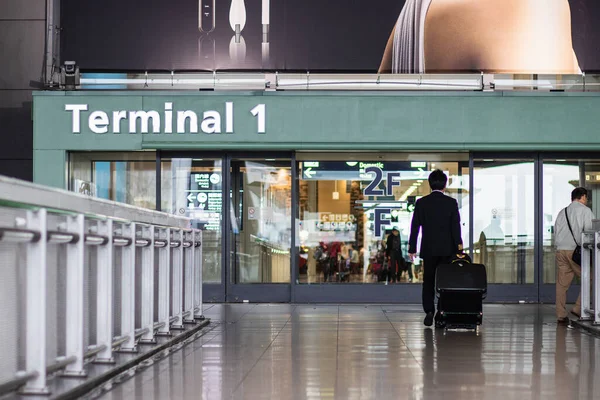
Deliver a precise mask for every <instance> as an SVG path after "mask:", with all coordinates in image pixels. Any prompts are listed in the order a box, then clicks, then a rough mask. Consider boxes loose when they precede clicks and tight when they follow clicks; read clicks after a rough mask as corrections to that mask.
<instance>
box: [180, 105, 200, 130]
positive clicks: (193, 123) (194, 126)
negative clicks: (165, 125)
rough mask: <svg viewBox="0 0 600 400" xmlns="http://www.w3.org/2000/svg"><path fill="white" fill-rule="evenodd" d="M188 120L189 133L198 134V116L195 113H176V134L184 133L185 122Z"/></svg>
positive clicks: (188, 111)
mask: <svg viewBox="0 0 600 400" xmlns="http://www.w3.org/2000/svg"><path fill="white" fill-rule="evenodd" d="M188 118H189V120H190V132H191V133H198V116H197V115H196V113H195V112H193V111H190V110H187V111H177V133H185V121H186V120H187V119H188Z"/></svg>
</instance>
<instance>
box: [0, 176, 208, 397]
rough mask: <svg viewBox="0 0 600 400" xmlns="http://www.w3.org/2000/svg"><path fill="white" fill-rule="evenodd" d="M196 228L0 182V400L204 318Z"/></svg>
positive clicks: (39, 388) (36, 390)
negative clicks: (54, 375)
mask: <svg viewBox="0 0 600 400" xmlns="http://www.w3.org/2000/svg"><path fill="white" fill-rule="evenodd" d="M190 226H191V220H190V219H187V218H182V217H176V216H172V215H169V214H165V213H160V212H155V211H150V210H146V209H141V208H136V207H132V206H129V205H124V204H120V203H115V202H110V201H105V200H102V199H95V198H90V197H87V196H82V195H79V194H75V193H71V192H67V191H63V190H57V189H51V188H45V187H42V186H39V185H34V184H30V183H27V182H23V181H18V180H15V179H10V178H4V177H0V282H2V285H3V288H2V290H0V313H1V314H0V315H1V316H2V320H3V323H2V326H1V327H0V351H2V353H3V356H2V357H0V395H3V394H6V393H9V392H12V391H15V390H17V389H21V393H22V394H46V393H48V392H49V389H48V385H47V377H48V375H50V374H55V373H57V372H61V371H62V374H61V375H60V376H61V377H85V376H86V369H87V364H88V363H89V362H92V363H102V364H114V363H115V358H114V354H115V352H137V351H138V346H139V345H141V344H154V343H156V336H159V335H163V336H164V335H166V336H170V335H171V331H172V330H178V329H179V330H181V329H182V328H183V327H184V324H185V323H189V322H193V321H194V319H195V318H202V316H201V313H202V312H201V310H202V247H201V240H202V232H201V231H199V230H197V229H190Z"/></svg>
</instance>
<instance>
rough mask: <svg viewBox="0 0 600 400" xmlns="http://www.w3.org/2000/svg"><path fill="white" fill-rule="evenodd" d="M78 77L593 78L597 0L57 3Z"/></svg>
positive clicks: (598, 62) (597, 57)
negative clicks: (81, 73)
mask: <svg viewBox="0 0 600 400" xmlns="http://www.w3.org/2000/svg"><path fill="white" fill-rule="evenodd" d="M61 12H62V15H61V56H62V59H63V60H74V61H76V62H77V64H78V65H79V66H80V67H81V69H82V70H84V71H85V70H87V71H121V72H122V71H180V72H181V71H281V72H306V71H311V72H365V73H376V72H380V73H390V72H391V73H461V72H480V71H482V72H488V73H538V74H544V73H547V74H579V73H580V72H582V71H585V72H588V73H592V72H595V71H600V51H599V50H600V49H599V47H600V24H598V23H597V22H598V21H600V2H599V1H597V0H486V1H481V0H452V1H449V0H373V1H368V2H366V1H358V0H326V1H324V0H303V1H293V0H169V1H166V0H143V1H142V0H102V1H100V0H93V1H76V0H63V1H62V4H61Z"/></svg>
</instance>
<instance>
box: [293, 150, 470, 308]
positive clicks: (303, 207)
mask: <svg viewBox="0 0 600 400" xmlns="http://www.w3.org/2000/svg"><path fill="white" fill-rule="evenodd" d="M300 157H301V159H302V160H301V161H300V162H298V165H297V168H298V169H297V171H298V172H297V174H298V188H299V189H298V192H299V203H298V216H297V217H298V225H297V226H298V232H297V234H296V249H297V251H298V253H299V263H298V266H297V271H296V273H297V277H298V279H297V284H298V286H297V287H296V293H300V296H297V299H300V301H311V302H312V301H325V302H326V301H366V302H387V301H391V302H398V301H402V302H412V303H420V302H421V293H420V288H421V285H420V284H421V283H422V282H423V263H422V260H421V259H420V258H418V257H417V259H416V260H415V262H414V263H411V262H410V260H409V258H408V254H407V253H408V239H409V235H410V225H411V221H412V216H413V211H414V206H415V203H416V201H417V200H418V199H420V198H421V197H423V196H426V195H428V194H430V193H431V189H430V188H429V184H428V181H427V178H428V176H429V173H430V172H431V171H432V170H434V169H441V170H442V171H444V172H445V173H446V175H447V176H448V186H447V189H446V195H448V196H451V197H453V198H455V199H456V200H457V202H458V206H459V211H460V213H461V230H462V237H463V242H464V245H465V248H466V249H467V251H468V250H469V249H470V247H471V246H470V242H469V196H470V190H469V182H470V179H469V162H468V161H469V158H468V154H464V155H463V154H409V153H378V154H368V153H367V154H365V153H361V154H357V153H348V154H341V153H340V154H335V155H332V154H302V155H301V156H300ZM394 228H397V229H398V231H399V236H400V247H401V252H402V255H403V257H404V263H402V265H401V263H400V262H399V263H396V265H389V261H388V259H387V257H386V243H387V238H388V237H389V235H391V234H393V233H392V231H393V229H394ZM358 285H360V286H358ZM384 286H385V289H384V288H383V287H384ZM392 286H393V287H394V288H395V289H394V288H391V287H392ZM344 287H346V288H347V289H344ZM371 288H372V289H371Z"/></svg>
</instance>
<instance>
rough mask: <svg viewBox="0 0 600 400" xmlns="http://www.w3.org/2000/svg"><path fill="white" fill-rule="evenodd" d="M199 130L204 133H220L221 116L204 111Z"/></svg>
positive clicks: (215, 112) (214, 112) (213, 112)
mask: <svg viewBox="0 0 600 400" xmlns="http://www.w3.org/2000/svg"><path fill="white" fill-rule="evenodd" d="M201 129H202V132H204V133H221V114H219V113H218V112H217V111H206V112H205V113H204V118H203V119H202V125H201Z"/></svg>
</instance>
